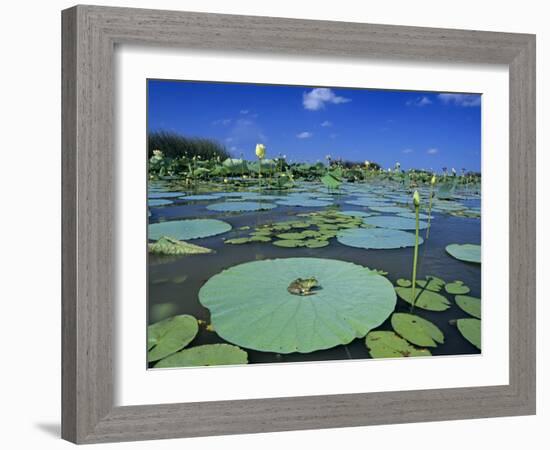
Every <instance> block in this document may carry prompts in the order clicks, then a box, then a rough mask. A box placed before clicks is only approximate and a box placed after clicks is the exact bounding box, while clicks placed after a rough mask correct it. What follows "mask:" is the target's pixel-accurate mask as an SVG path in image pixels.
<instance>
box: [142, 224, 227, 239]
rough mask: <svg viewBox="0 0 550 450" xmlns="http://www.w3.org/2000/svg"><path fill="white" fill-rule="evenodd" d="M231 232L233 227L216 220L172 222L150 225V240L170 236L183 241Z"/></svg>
mask: <svg viewBox="0 0 550 450" xmlns="http://www.w3.org/2000/svg"><path fill="white" fill-rule="evenodd" d="M229 230H231V225H229V224H228V223H227V222H224V221H222V220H216V219H186V220H172V221H169V222H160V223H153V224H149V239H151V240H153V241H156V240H157V239H160V238H161V237H163V236H170V237H172V238H174V239H178V240H181V241H184V240H187V239H198V238H203V237H208V236H215V235H217V234H222V233H225V232H227V231H229Z"/></svg>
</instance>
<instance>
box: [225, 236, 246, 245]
mask: <svg viewBox="0 0 550 450" xmlns="http://www.w3.org/2000/svg"><path fill="white" fill-rule="evenodd" d="M224 242H225V243H226V244H235V245H240V244H247V243H248V242H250V238H247V237H241V238H233V239H226V240H225V241H224Z"/></svg>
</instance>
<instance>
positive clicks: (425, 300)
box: [395, 287, 451, 311]
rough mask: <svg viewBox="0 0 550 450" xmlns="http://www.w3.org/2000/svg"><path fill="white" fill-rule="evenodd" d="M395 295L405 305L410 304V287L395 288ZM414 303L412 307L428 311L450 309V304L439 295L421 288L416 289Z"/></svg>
mask: <svg viewBox="0 0 550 450" xmlns="http://www.w3.org/2000/svg"><path fill="white" fill-rule="evenodd" d="M395 292H397V295H399V297H400V298H401V299H403V300H404V301H406V302H407V303H410V304H412V287H410V288H405V287H397V288H395ZM414 296H415V297H416V301H415V304H414V306H417V307H418V308H422V309H427V310H428V311H445V310H446V309H449V308H450V307H451V303H450V302H449V300H447V299H446V298H445V297H443V296H442V295H441V294H438V293H437V292H433V291H429V290H427V289H423V288H416V289H415V292H414Z"/></svg>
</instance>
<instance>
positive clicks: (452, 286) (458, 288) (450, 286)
mask: <svg viewBox="0 0 550 450" xmlns="http://www.w3.org/2000/svg"><path fill="white" fill-rule="evenodd" d="M445 290H446V291H447V293H448V294H453V295H455V294H467V293H468V292H470V288H469V287H468V286H466V285H465V284H464V282H463V281H453V282H452V283H447V284H446V285H445Z"/></svg>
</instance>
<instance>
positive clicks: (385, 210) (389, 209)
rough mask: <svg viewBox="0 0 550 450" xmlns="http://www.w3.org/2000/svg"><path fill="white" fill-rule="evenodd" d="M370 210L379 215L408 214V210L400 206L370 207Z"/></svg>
mask: <svg viewBox="0 0 550 450" xmlns="http://www.w3.org/2000/svg"><path fill="white" fill-rule="evenodd" d="M370 209H372V210H373V211H376V212H381V213H406V212H410V209H408V208H404V207H402V206H371V207H370Z"/></svg>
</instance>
